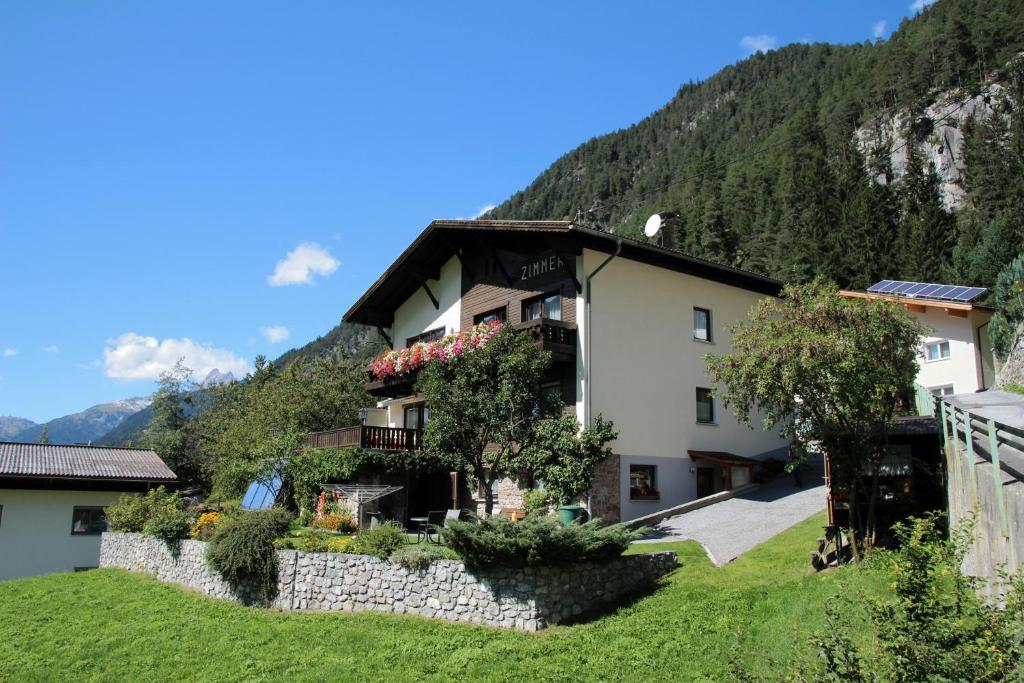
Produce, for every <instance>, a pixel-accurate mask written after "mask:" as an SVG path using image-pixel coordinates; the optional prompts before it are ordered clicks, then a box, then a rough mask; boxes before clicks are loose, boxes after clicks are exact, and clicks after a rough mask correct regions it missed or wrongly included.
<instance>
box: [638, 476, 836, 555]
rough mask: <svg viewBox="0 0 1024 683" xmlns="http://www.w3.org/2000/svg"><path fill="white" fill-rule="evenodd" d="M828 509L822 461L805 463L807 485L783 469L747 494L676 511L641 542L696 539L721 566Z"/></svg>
mask: <svg viewBox="0 0 1024 683" xmlns="http://www.w3.org/2000/svg"><path fill="white" fill-rule="evenodd" d="M824 509H825V480H824V475H823V468H822V465H821V463H820V462H817V463H814V464H808V465H805V471H804V473H803V488H798V487H797V486H796V484H795V482H794V478H793V476H792V475H788V474H786V475H782V476H780V477H778V478H777V479H775V480H774V481H771V482H769V483H767V484H765V485H763V486H761V488H759V489H758V490H756V491H752V492H750V493H748V494H746V495H744V496H741V497H737V498H730V499H729V500H724V501H722V502H721V503H715V504H714V505H709V506H708V507H705V508H700V509H699V510H694V511H693V512H688V513H686V514H682V515H679V516H678V517H670V518H669V519H666V520H664V521H662V522H660V523H658V524H657V525H655V526H654V527H652V529H651V533H649V534H648V535H647V536H644V538H643V539H641V540H640V541H637V542H638V543H664V542H666V541H683V540H691V539H692V540H695V541H698V542H699V543H700V544H701V545H703V546H704V550H706V551H707V553H708V555H709V556H710V557H711V561H712V562H714V563H715V564H716V565H718V566H719V567H721V566H723V565H726V564H728V563H729V562H732V561H733V560H735V559H736V558H737V557H739V556H740V555H742V554H743V553H745V552H747V551H748V550H750V549H751V548H753V547H754V546H756V545H759V544H761V543H764V542H765V541H767V540H768V539H769V538H771V537H772V536H775V535H776V534H778V533H780V532H782V531H785V530H786V529H788V528H789V527H791V526H793V525H794V524H797V523H799V522H802V521H804V520H805V519H807V518H808V517H810V516H811V515H813V514H815V513H817V512H820V511H821V510H824Z"/></svg>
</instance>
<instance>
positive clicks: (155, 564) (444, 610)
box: [100, 532, 676, 631]
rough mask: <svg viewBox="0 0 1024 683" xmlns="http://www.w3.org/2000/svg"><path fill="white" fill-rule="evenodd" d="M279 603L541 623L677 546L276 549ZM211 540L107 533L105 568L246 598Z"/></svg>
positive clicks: (592, 600) (610, 598)
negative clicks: (417, 564) (423, 560)
mask: <svg viewBox="0 0 1024 683" xmlns="http://www.w3.org/2000/svg"><path fill="white" fill-rule="evenodd" d="M277 555H278V562H279V570H278V582H277V596H276V597H275V598H274V599H273V600H272V601H271V605H272V606H273V607H276V608H278V609H282V610H323V611H345V612H352V611H377V612H393V613H397V614H406V613H407V614H418V615H421V616H425V617H433V618H436V619H445V620H448V621H462V622H469V623H474V624H486V625H489V626H498V627H501V628H514V629H519V630H523V631H538V630H540V629H542V628H545V627H546V626H548V625H550V624H556V623H559V622H564V621H567V620H571V619H574V618H577V617H579V616H580V615H583V614H586V613H588V612H593V611H595V610H598V609H600V608H602V607H606V606H608V605H611V604H614V603H616V602H618V601H620V600H621V598H623V597H624V596H627V595H629V594H631V593H634V592H636V591H638V590H640V589H641V588H643V587H644V586H647V585H650V584H652V583H653V582H654V581H656V580H657V579H658V577H660V576H663V575H664V574H667V573H669V572H671V571H672V570H673V569H674V568H675V566H676V555H675V553H671V552H661V553H651V554H647V555H632V556H629V557H619V558H616V559H614V560H609V561H606V562H580V563H576V564H572V565H561V566H556V567H528V568H525V569H493V570H487V571H484V572H479V573H476V574H473V573H470V572H469V571H468V570H467V569H466V566H465V565H464V564H463V563H462V562H459V561H456V560H437V561H435V562H434V563H433V564H431V566H430V567H429V568H428V569H423V570H414V569H406V568H405V567H402V566H400V565H397V564H393V563H391V562H389V561H387V560H381V559H378V558H376V557H369V556H367V555H345V554H337V553H306V552H300V551H297V550H279V551H277ZM205 556H206V543H204V542H202V541H182V543H181V546H180V548H179V552H178V553H177V555H176V556H174V555H172V554H171V552H170V551H169V550H168V548H167V546H166V545H165V544H164V543H163V542H162V541H160V540H158V539H155V538H151V537H149V536H143V535H141V534H123V533H111V532H108V533H105V534H103V540H102V543H101V546H100V566H101V567H120V568H121V569H127V570H129V571H138V572H146V573H148V574H152V575H154V576H156V578H157V579H159V580H160V581H165V582H168V583H177V584H180V585H182V586H187V587H189V588H192V589H194V590H196V591H198V592H200V593H204V594H206V595H209V596H212V597H217V598H224V599H228V600H234V601H237V602H242V603H246V604H252V603H255V602H258V601H259V596H257V595H256V594H255V592H254V591H253V590H251V589H250V588H249V587H246V586H241V587H232V586H230V585H229V584H228V583H227V582H226V581H224V580H223V579H222V578H221V577H220V575H219V574H217V573H216V572H214V571H213V570H211V569H209V568H208V567H207V566H206V561H205Z"/></svg>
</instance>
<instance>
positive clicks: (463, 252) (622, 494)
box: [312, 221, 787, 520]
mask: <svg viewBox="0 0 1024 683" xmlns="http://www.w3.org/2000/svg"><path fill="white" fill-rule="evenodd" d="M780 288H781V284H780V283H779V282H777V281H775V280H771V279H769V278H764V277H761V276H758V275H755V274H752V273H749V272H745V271H741V270H738V269H734V268H729V267H726V266H721V265H718V264H714V263H710V262H708V261H703V260H700V259H696V258H692V257H689V256H686V255H683V254H681V253H679V252H675V251H672V250H668V249H664V248H660V247H656V246H652V245H648V244H645V243H641V242H637V241H633V240H629V239H625V238H620V237H616V236H614V235H611V234H608V233H605V232H601V231H597V230H593V229H588V228H585V227H581V226H578V225H575V224H572V223H569V222H553V221H545V222H508V221H434V222H433V223H431V224H430V226H428V227H427V229H426V230H424V232H423V233H422V234H421V235H420V236H419V237H418V238H417V239H416V241H415V242H414V243H413V244H412V245H411V246H410V247H409V248H408V249H406V251H405V252H404V253H403V254H402V255H401V256H400V257H399V258H398V260H397V261H396V262H395V263H394V264H393V265H392V266H391V267H390V268H389V269H388V270H387V271H386V272H385V273H384V274H383V275H382V276H381V278H380V279H378V280H377V282H375V283H374V284H373V286H371V287H370V289H369V290H368V291H367V292H366V293H365V294H364V295H363V296H362V297H361V298H360V299H359V301H358V302H356V304H355V305H354V306H353V307H352V308H351V309H350V310H349V311H348V312H347V313H346V314H345V316H344V320H345V321H347V322H354V323H362V324H367V325H372V326H375V327H378V328H379V329H380V330H381V331H382V332H383V333H384V334H385V335H386V337H387V338H388V340H389V342H390V343H391V346H392V348H395V349H399V348H405V347H409V346H410V345H412V344H415V343H416V342H418V341H429V340H433V339H438V338H440V337H442V336H444V335H445V334H450V333H452V332H456V331H458V330H464V329H468V328H469V327H471V326H473V325H474V324H476V323H479V322H482V321H490V320H495V319H498V320H502V321H503V322H504V324H506V325H510V326H511V327H512V328H513V329H515V330H518V331H520V332H522V333H524V334H528V335H531V337H532V338H533V339H534V340H535V342H536V343H537V344H538V345H539V346H540V347H541V348H543V349H545V350H547V351H549V352H551V354H552V361H553V363H552V367H551V370H550V373H549V376H548V377H547V378H546V384H547V385H548V387H549V389H550V390H551V391H553V392H558V393H559V394H560V396H561V398H562V401H563V404H564V406H565V408H564V409H565V410H566V411H568V412H573V413H574V414H575V415H576V416H577V417H578V418H579V420H580V422H581V423H582V424H584V425H585V424H588V423H589V422H590V421H591V420H592V419H593V418H594V417H595V416H597V415H599V414H600V415H602V416H604V418H606V419H609V420H611V421H613V422H614V423H615V428H616V429H617V431H618V432H619V438H618V439H617V440H616V441H614V442H613V443H612V444H611V448H612V450H613V451H614V453H615V455H614V456H613V457H611V458H609V459H608V460H607V461H605V462H604V463H603V465H602V466H601V468H600V471H599V473H598V476H597V479H596V481H595V483H594V487H593V490H592V491H591V494H590V496H589V497H588V500H587V501H585V502H586V503H587V505H588V507H589V508H590V510H591V513H592V514H593V515H594V516H598V517H601V518H602V519H606V520H620V519H621V520H629V519H634V518H636V517H640V516H643V515H646V514H649V513H652V512H656V511H657V510H660V509H664V508H668V507H672V506H675V505H678V504H681V503H684V502H687V501H690V500H693V499H695V498H698V497H702V496H706V495H711V494H713V493H716V492H719V491H721V490H723V489H725V488H729V487H735V486H739V485H742V484H744V483H746V482H747V481H748V480H749V478H750V474H751V471H752V468H753V467H752V466H753V465H754V464H756V461H759V460H763V459H766V458H769V457H776V458H784V457H785V452H786V447H787V444H786V442H785V441H784V440H783V439H782V438H781V437H780V436H779V435H778V434H777V433H772V432H766V431H764V430H763V429H761V428H755V429H751V428H750V427H748V426H746V425H744V424H740V423H739V422H738V421H737V420H736V418H735V417H734V416H733V415H732V414H731V413H730V412H729V411H728V410H726V409H725V408H724V407H722V406H721V405H719V404H718V403H717V402H716V400H715V399H714V398H713V396H712V395H711V389H712V388H713V383H712V381H711V379H710V377H709V376H708V374H707V369H706V365H705V362H704V356H705V354H708V353H715V354H721V353H728V352H729V350H730V348H731V345H730V333H729V329H728V327H729V325H731V324H732V323H735V322H738V321H740V320H743V319H746V317H747V314H748V312H749V310H750V308H751V307H752V306H753V305H754V304H755V303H757V301H758V300H759V299H761V298H763V297H765V296H773V295H776V294H777V293H778V292H779V290H780ZM414 382H415V377H406V378H401V379H393V378H392V379H389V380H386V381H379V380H376V381H370V382H369V383H368V385H367V389H368V391H369V392H370V393H371V394H373V395H374V396H376V397H377V398H379V399H380V400H379V403H378V404H377V405H376V406H374V407H372V408H368V409H367V410H366V411H365V418H364V420H363V424H362V425H359V426H357V427H353V428H351V429H349V430H336V431H337V432H338V433H337V434H335V435H333V436H329V435H319V436H317V437H316V439H319V441H316V442H315V443H313V444H312V445H316V444H317V443H319V444H320V445H361V446H363V447H370V448H374V447H376V448H381V447H383V448H389V449H400V448H417V447H418V443H419V442H418V433H419V430H421V429H422V427H423V425H424V424H425V423H426V422H427V421H428V420H429V419H430V407H429V406H426V405H424V404H423V402H422V401H421V400H420V399H419V398H418V397H417V396H416V395H415V393H414V389H413V385H414ZM332 439H333V440H332ZM314 441H315V440H314ZM441 483H442V482H438V485H439V486H440V485H441ZM534 484H535V482H528V481H517V480H514V479H509V480H505V481H501V482H499V483H498V484H497V485H496V488H495V493H496V506H498V507H520V506H521V504H522V498H521V494H522V490H523V488H524V487H528V486H531V485H534ZM469 488H470V490H472V487H469ZM449 490H451V487H449ZM410 495H413V494H412V493H411V492H410ZM475 502H476V501H474V503H475ZM435 505H440V502H438V503H435ZM463 506H467V505H465V503H463ZM468 506H469V507H472V506H473V503H470V504H469V505H468ZM410 507H415V504H413V503H410Z"/></svg>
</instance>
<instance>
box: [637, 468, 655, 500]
mask: <svg viewBox="0 0 1024 683" xmlns="http://www.w3.org/2000/svg"><path fill="white" fill-rule="evenodd" d="M629 499H630V500H660V499H661V494H660V493H659V492H658V466H657V465H630V466H629Z"/></svg>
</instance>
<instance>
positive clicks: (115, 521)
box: [104, 486, 184, 533]
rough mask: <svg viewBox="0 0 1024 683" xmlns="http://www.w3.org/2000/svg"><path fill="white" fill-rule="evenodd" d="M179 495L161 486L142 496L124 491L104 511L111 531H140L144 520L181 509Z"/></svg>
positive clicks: (144, 524) (143, 525)
mask: <svg viewBox="0 0 1024 683" xmlns="http://www.w3.org/2000/svg"><path fill="white" fill-rule="evenodd" d="M183 507H184V506H183V505H182V502H181V496H179V495H178V494H177V493H170V492H168V490H167V489H165V488H164V487H163V486H158V487H157V488H155V489H151V490H150V491H149V492H148V493H146V495H144V496H136V495H133V494H130V493H125V494H124V495H122V496H121V498H120V499H119V500H118V501H117V502H116V503H114V504H113V505H111V506H109V507H108V508H107V509H106V510H104V513H105V514H106V516H107V522H108V523H109V524H110V530H111V531H124V532H135V533H138V532H141V531H142V530H143V527H145V526H146V522H148V521H149V520H151V519H153V518H154V517H156V516H157V515H159V514H161V513H167V512H176V511H179V510H181V509H183Z"/></svg>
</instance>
